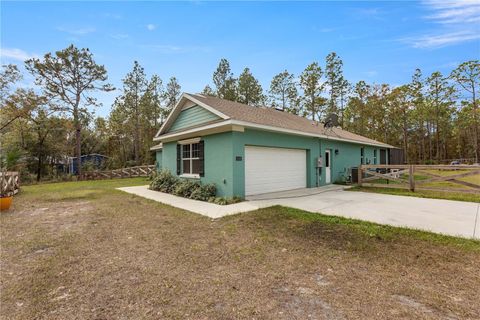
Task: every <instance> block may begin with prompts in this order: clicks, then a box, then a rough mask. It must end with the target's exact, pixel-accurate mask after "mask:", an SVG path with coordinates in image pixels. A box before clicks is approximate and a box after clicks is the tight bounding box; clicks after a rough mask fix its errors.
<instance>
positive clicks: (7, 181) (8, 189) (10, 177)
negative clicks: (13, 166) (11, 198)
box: [0, 171, 20, 194]
mask: <svg viewBox="0 0 480 320" xmlns="http://www.w3.org/2000/svg"><path fill="white" fill-rule="evenodd" d="M0 183H1V186H0V190H1V191H2V193H3V192H5V193H13V194H17V193H18V191H19V190H20V175H19V174H18V172H14V171H6V172H0Z"/></svg>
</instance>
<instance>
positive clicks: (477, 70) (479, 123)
mask: <svg viewBox="0 0 480 320" xmlns="http://www.w3.org/2000/svg"><path fill="white" fill-rule="evenodd" d="M451 78H453V79H454V80H455V81H456V82H457V84H458V86H459V87H460V88H461V89H462V90H464V91H466V92H467V93H468V94H469V95H470V96H471V102H470V103H469V104H470V105H471V109H472V111H471V114H472V122H473V123H472V127H473V134H472V136H473V151H474V157H475V163H478V162H479V158H480V144H479V143H480V137H479V134H480V114H479V107H478V98H477V92H478V90H479V87H480V62H479V60H472V61H466V62H464V63H462V64H460V65H459V66H458V67H457V68H456V69H455V70H453V71H452V73H451Z"/></svg>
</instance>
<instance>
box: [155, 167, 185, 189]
mask: <svg viewBox="0 0 480 320" xmlns="http://www.w3.org/2000/svg"><path fill="white" fill-rule="evenodd" d="M177 182H178V178H177V177H175V176H174V175H172V174H171V173H170V171H168V170H162V171H160V172H159V173H158V175H157V176H156V177H155V178H154V179H153V181H152V182H151V183H150V189H151V190H155V191H161V192H166V193H172V192H173V190H174V187H175V184H176V183H177Z"/></svg>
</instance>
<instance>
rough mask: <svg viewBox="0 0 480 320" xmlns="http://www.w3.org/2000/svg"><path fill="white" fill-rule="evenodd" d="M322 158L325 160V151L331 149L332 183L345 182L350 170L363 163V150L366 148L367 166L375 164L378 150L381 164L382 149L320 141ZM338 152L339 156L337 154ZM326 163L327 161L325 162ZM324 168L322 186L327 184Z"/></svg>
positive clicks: (378, 159)
mask: <svg viewBox="0 0 480 320" xmlns="http://www.w3.org/2000/svg"><path fill="white" fill-rule="evenodd" d="M320 141H321V143H320V145H321V146H322V151H321V152H322V157H323V158H324V159H325V150H327V149H330V157H331V169H330V170H331V181H332V183H335V182H344V181H345V175H346V173H347V170H348V168H351V167H358V166H359V165H360V162H361V148H362V147H363V148H364V159H365V160H364V161H365V164H367V163H370V164H374V150H375V149H376V150H377V164H378V163H380V149H382V148H380V147H374V146H366V145H361V144H356V143H349V142H341V141H335V140H324V139H322V140H320ZM335 150H338V154H335ZM324 161H325V160H324ZM324 170H325V169H324V168H322V174H321V185H324V184H325V172H324Z"/></svg>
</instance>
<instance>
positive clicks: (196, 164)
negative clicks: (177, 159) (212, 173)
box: [182, 143, 200, 176]
mask: <svg viewBox="0 0 480 320" xmlns="http://www.w3.org/2000/svg"><path fill="white" fill-rule="evenodd" d="M182 174H183V175H187V176H188V175H191V176H199V175H200V143H189V144H183V145H182Z"/></svg>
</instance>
